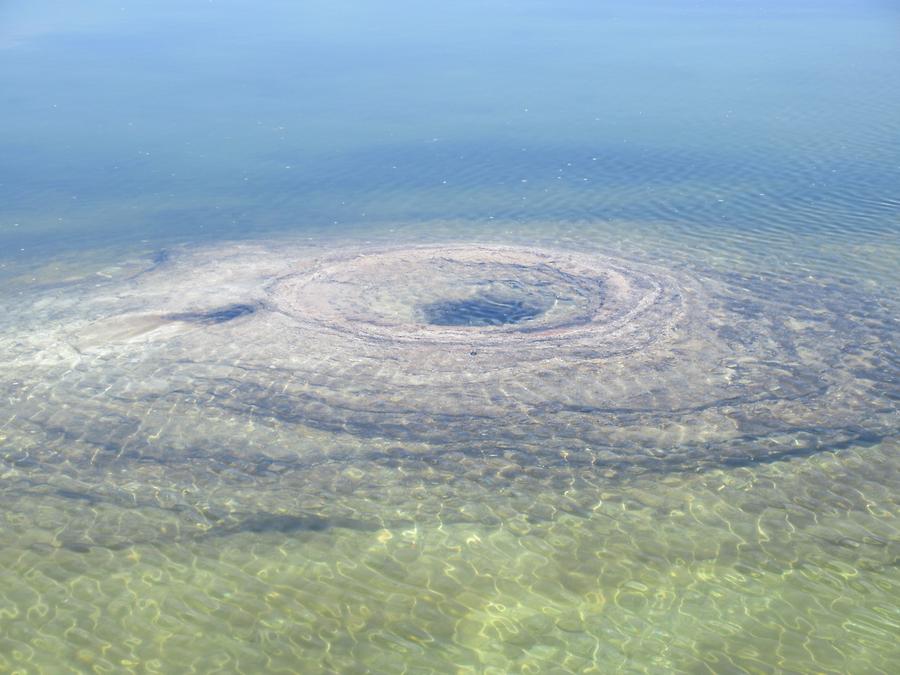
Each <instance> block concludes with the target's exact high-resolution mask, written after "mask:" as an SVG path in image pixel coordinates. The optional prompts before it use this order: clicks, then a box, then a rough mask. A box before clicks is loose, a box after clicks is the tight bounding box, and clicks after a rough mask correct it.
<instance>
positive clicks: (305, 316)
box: [6, 245, 896, 470]
mask: <svg viewBox="0 0 900 675" xmlns="http://www.w3.org/2000/svg"><path fill="white" fill-rule="evenodd" d="M814 283H816V282H813V281H809V280H805V279H802V278H764V277H741V276H738V275H726V274H721V273H714V272H712V271H709V270H695V271H694V272H689V271H688V270H686V269H675V268H670V267H667V266H663V265H660V264H658V263H655V262H652V261H643V262H640V261H635V260H630V259H624V258H616V257H611V256H606V255H603V254H600V253H595V254H586V253H573V252H568V251H554V250H543V249H531V248H522V247H513V246H496V245H491V246H486V245H485V246H482V245H447V246H419V247H416V246H410V247H405V248H393V249H360V248H355V249H335V250H332V251H329V252H326V253H325V254H324V255H323V254H322V252H321V251H311V250H309V249H303V248H299V247H298V248H297V249H291V247H289V246H283V245H280V246H272V247H263V246H260V247H258V248H257V249H251V248H250V247H248V246H242V247H237V246H235V247H231V248H224V249H215V250H212V251H202V250H199V251H195V252H193V253H183V254H181V255H180V256H172V258H171V259H170V260H167V261H166V263H165V265H164V266H163V267H160V268H158V269H154V270H152V271H149V272H148V273H146V274H143V275H140V276H138V277H135V278H133V279H132V280H130V281H128V282H124V283H123V287H122V288H119V289H118V291H119V292H118V293H117V295H115V296H111V295H110V294H108V293H98V292H96V291H95V290H94V289H93V288H86V287H80V288H73V289H71V294H72V297H73V298H74V297H77V299H78V302H77V303H73V302H71V299H72V298H65V297H63V296H64V294H61V295H60V296H58V297H57V298H56V300H55V302H56V305H54V304H53V303H52V302H51V303H47V304H45V305H42V307H43V308H44V309H43V310H42V311H48V312H50V311H54V307H55V311H56V314H55V315H54V321H55V325H61V326H62V328H61V329H59V330H56V331H50V332H48V333H47V334H46V335H45V336H43V338H35V337H34V336H31V337H29V340H27V341H26V340H19V341H18V342H16V341H15V340H13V341H11V342H9V349H10V350H12V351H14V352H15V353H14V359H13V360H12V361H13V362H14V363H15V364H16V368H17V369H19V371H18V372H20V373H21V377H20V378H19V381H20V382H27V383H28V384H27V387H28V390H29V391H28V392H27V393H28V394H29V395H28V396H20V395H19V394H20V393H21V392H18V393H15V394H13V393H11V392H6V393H7V394H8V395H7V399H10V398H11V397H13V396H15V397H16V398H17V400H18V403H17V417H16V421H15V424H13V425H11V427H12V426H15V425H20V426H22V431H23V434H25V435H28V434H31V435H30V438H35V437H36V436H35V434H38V435H40V434H43V435H44V438H45V439H51V438H61V439H63V438H65V439H77V442H78V444H80V446H79V447H81V446H87V447H88V448H94V450H93V451H92V452H93V453H94V456H95V460H96V461H101V460H102V459H103V458H122V457H126V458H127V457H142V458H147V457H158V458H165V460H166V461H168V462H171V461H174V459H175V458H177V457H178V456H179V453H184V454H185V455H189V456H190V457H192V458H194V459H196V458H198V457H204V456H210V457H212V456H221V455H223V454H227V455H228V456H231V457H241V458H260V457H262V458H270V459H271V458H281V459H285V458H288V459H291V460H292V461H294V460H297V459H298V458H299V459H300V460H304V461H305V460H306V459H310V458H314V459H315V461H327V460H328V459H329V458H332V459H342V458H350V457H354V456H358V455H355V454H354V453H362V452H376V450H375V449H376V448H377V452H379V453H382V454H388V455H391V454H393V455H394V456H397V457H400V456H402V457H403V458H404V460H403V461H407V462H416V461H425V462H428V461H440V458H441V457H442V456H444V455H446V454H447V453H450V452H456V453H457V454H459V453H461V455H462V456H467V455H468V456H471V457H481V456H486V455H491V456H503V457H504V458H505V461H509V462H513V463H518V464H521V465H531V464H535V463H537V464H541V465H545V466H547V465H554V464H560V463H565V464H568V465H573V464H574V465H578V464H583V465H597V464H600V465H603V466H609V465H615V466H616V467H617V468H618V469H622V468H627V467H642V468H658V469H664V470H674V469H679V468H695V467H698V466H704V465H718V464H723V463H734V462H745V461H753V460H756V459H760V458H766V457H771V456H781V455H784V454H789V453H793V452H808V451H811V450H815V449H817V448H819V447H822V446H828V447H835V446H836V445H839V444H841V443H846V442H851V441H857V440H861V439H862V440H870V439H872V438H875V437H877V436H878V435H879V434H881V433H884V432H886V431H887V430H890V429H892V428H894V425H895V424H896V417H895V415H894V414H892V413H891V406H890V405H889V396H890V388H891V386H892V385H891V383H890V381H889V379H887V378H888V376H886V375H879V374H878V373H877V371H876V370H874V369H868V370H865V371H864V370H863V369H861V368H859V367H858V366H859V362H860V357H859V355H858V354H854V353H853V352H852V350H850V349H848V346H854V345H855V346H858V345H867V348H870V349H872V350H873V352H877V351H878V350H882V351H889V350H890V349H891V347H890V340H891V337H890V336H891V327H890V326H889V325H887V323H886V322H888V321H889V319H886V318H885V317H884V316H882V315H881V314H879V313H878V312H877V311H873V312H872V313H870V314H866V313H865V312H864V310H863V309H862V308H865V307H867V306H870V307H871V306H872V305H871V303H869V304H868V305H867V304H866V302H865V301H864V299H862V298H861V296H860V295H859V292H858V291H856V290H855V289H853V288H851V287H847V286H840V285H837V284H832V285H830V286H829V285H823V284H818V283H816V285H815V287H813V286H811V284H814ZM74 307H77V308H78V313H76V312H75V310H74V309H72V308H74ZM203 307H207V308H209V309H208V310H206V311H204V310H203V309H202V308H203ZM848 307H853V308H854V312H855V313H852V312H847V311H844V310H846V309H847V308H848ZM223 308H224V309H223ZM243 308H252V309H253V311H249V310H248V311H244V310H243ZM874 309H875V310H877V307H875V308H874ZM66 312H69V314H66ZM83 312H88V313H89V314H90V315H91V316H92V317H93V318H94V319H96V321H95V322H94V323H93V324H91V325H90V326H85V325H84V322H83V320H82V319H81V316H82V313H83ZM147 316H153V317H174V318H175V320H176V323H177V324H178V326H177V327H168V326H167V325H164V324H165V322H161V321H148V320H147V319H146V317H147ZM238 316H239V318H240V320H221V321H220V320H219V319H220V318H223V319H224V318H227V319H233V318H235V317H238ZM134 317H138V318H139V319H140V320H137V319H135V318H134ZM185 317H196V319H195V320H191V321H188V320H187V319H186V318H185ZM129 321H131V322H133V323H135V325H138V326H140V327H141V329H140V330H121V324H123V323H124V324H128V322H129ZM86 331H87V332H90V336H91V339H90V340H89V341H84V340H83V337H82V336H83V335H84V334H85V332H86ZM104 336H105V337H106V339H104ZM41 340H42V342H41ZM66 342H68V343H70V344H72V345H74V346H75V347H76V348H77V349H78V352H74V351H72V352H65V353H62V352H60V348H59V346H58V345H60V344H64V343H66ZM39 343H40V344H39ZM54 350H55V351H56V352H57V353H58V356H57V358H56V360H55V361H54V360H53V359H51V358H48V356H47V354H48V353H50V352H53V351H54ZM8 353H9V352H8ZM45 388H48V389H49V388H52V391H45V392H42V389H45ZM85 392H89V393H90V392H93V394H92V395H89V396H85ZM51 399H52V400H65V401H66V402H67V407H65V408H61V407H59V406H54V407H50V406H46V405H43V404H41V401H45V400H51ZM879 402H881V403H879ZM98 420H99V421H101V422H102V423H98ZM317 434H318V436H317ZM321 434H327V435H328V442H327V443H322V442H318V441H317V440H316V439H317V438H319V437H321ZM57 445H58V444H57ZM53 446H54V443H53V442H52V440H51V441H47V442H45V443H44V445H43V446H41V447H42V448H52V447H53ZM67 447H68V446H67ZM400 447H402V451H401V450H399V448H400ZM254 461H255V460H254ZM310 461H312V460H311V459H310Z"/></svg>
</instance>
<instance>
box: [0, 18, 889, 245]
mask: <svg viewBox="0 0 900 675" xmlns="http://www.w3.org/2000/svg"><path fill="white" fill-rule="evenodd" d="M0 12H2V14H0V40H2V42H0V48H2V50H3V52H2V53H3V67H2V71H0V92H2V95H3V111H4V112H3V132H2V137H0V138H2V154H0V188H2V200H3V213H2V222H0V227H2V236H3V250H4V252H5V253H6V254H7V255H8V252H9V251H10V250H12V249H15V248H26V249H30V248H34V247H41V248H43V247H47V246H53V245H57V246H63V247H68V246H72V245H77V244H78V243H81V242H88V241H97V240H99V241H108V240H109V239H110V238H114V239H123V240H134V239H140V238H144V239H146V238H175V239H193V238H197V237H216V236H220V235H222V236H226V235H227V236H234V235H247V234H251V235H252V234H253V233H258V232H260V231H263V230H273V229H276V230H282V229H288V230H302V229H303V228H321V227H329V226H333V225H335V224H337V225H346V224H352V225H359V224H363V225H364V224H365V223H371V222H385V221H392V220H409V219H420V220H421V219H448V218H457V217H460V218H466V219H472V220H478V221H483V222H484V224H485V227H490V226H491V224H490V220H491V219H492V218H493V219H494V220H497V219H516V220H547V219H567V220H591V219H609V218H619V217H621V218H634V219H653V218H665V219H667V220H668V221H670V222H672V223H673V224H675V225H677V226H678V227H683V228H686V229H690V228H692V227H695V228H696V227H704V226H712V227H727V228H738V229H741V230H747V229H767V228H780V229H797V228H804V229H827V230H829V231H835V230H838V231H846V230H860V231H864V232H866V233H870V232H872V231H879V230H885V229H890V228H894V227H895V226H896V217H897V208H898V204H897V197H896V186H897V185H898V184H900V167H898V164H897V160H896V158H897V156H898V152H897V151H898V147H897V146H898V137H900V134H898V131H900V130H898V126H900V123H898V115H897V110H898V108H900V87H898V84H897V81H898V78H897V72H896V70H897V67H896V64H897V63H898V61H900V38H898V34H900V15H898V13H897V11H896V8H893V7H890V6H889V5H888V4H887V3H876V2H872V3H869V2H866V3H859V2H844V3H842V2H829V3H820V2H816V3H812V2H809V3H806V2H796V3H787V4H785V3H772V2H762V3H739V2H727V3H726V2H717V3H693V4H689V3H668V2H667V3H654V2H638V3H586V2H566V3H549V2H520V3H501V2H487V3H484V2H477V3H469V2H459V3H444V4H436V3H418V2H391V3H377V2H369V3H362V2H344V3H318V2H314V3H302V4H298V3H293V2H266V3H263V4H261V5H253V6H250V5H247V4H246V3H236V2H235V3H229V2H209V3H205V2H204V3H200V2H197V3H180V2H178V3H175V2H171V3H169V2H162V3H160V2H153V3H150V2H131V3H127V4H126V5H124V6H123V5H122V4H121V3H106V2H96V3H91V6H90V7H89V8H84V7H75V6H72V5H70V4H68V3H24V2H7V3H4V7H3V8H2V10H0Z"/></svg>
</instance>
